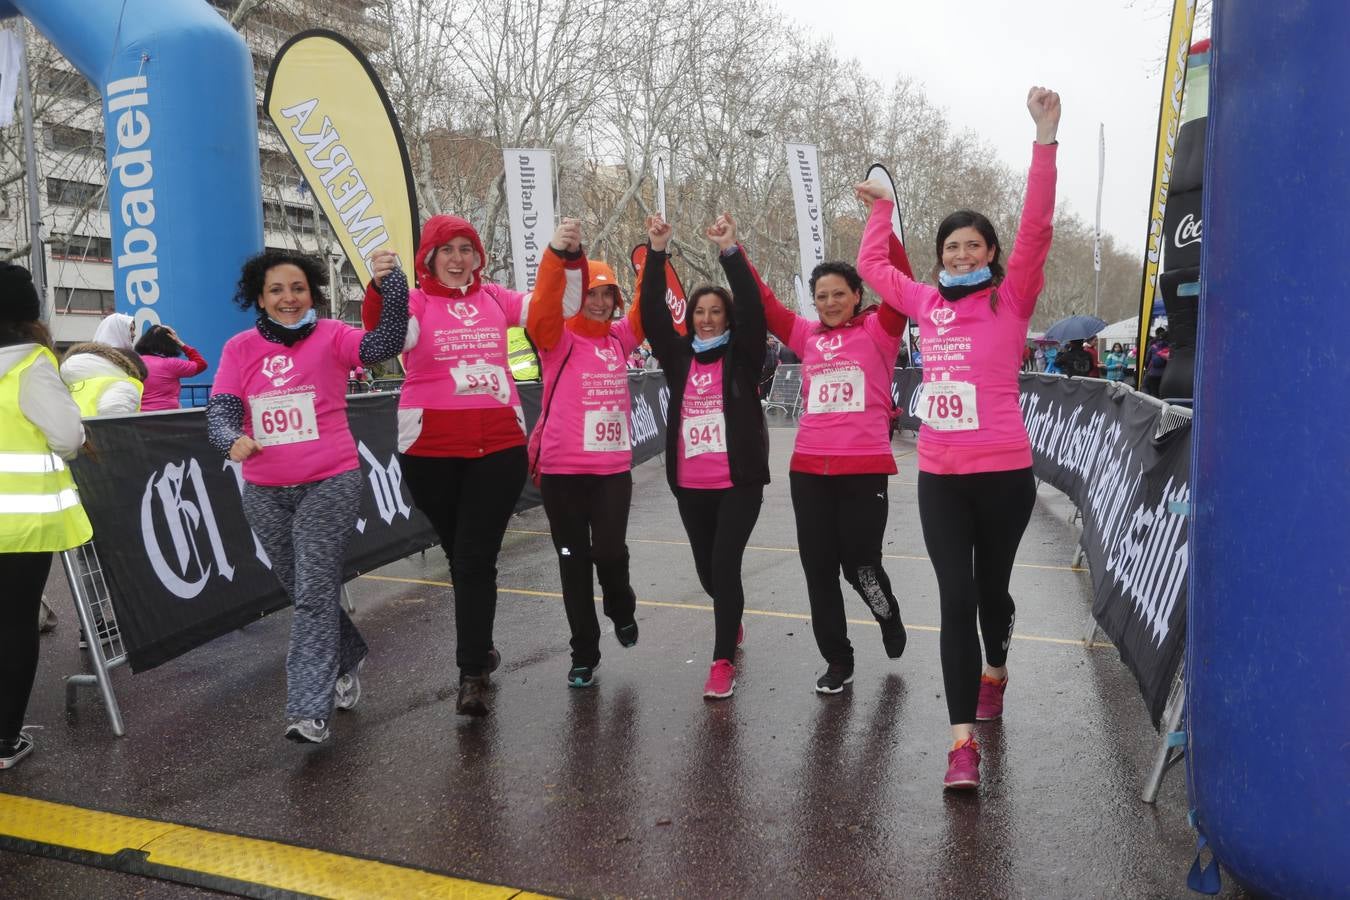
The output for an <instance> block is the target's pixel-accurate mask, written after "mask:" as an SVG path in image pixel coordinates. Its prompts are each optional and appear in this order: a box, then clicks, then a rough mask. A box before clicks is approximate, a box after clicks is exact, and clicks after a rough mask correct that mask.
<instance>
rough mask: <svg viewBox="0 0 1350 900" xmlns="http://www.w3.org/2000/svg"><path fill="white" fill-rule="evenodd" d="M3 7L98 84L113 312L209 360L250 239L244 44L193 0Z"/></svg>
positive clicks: (230, 320) (12, 2) (231, 326)
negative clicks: (178, 337) (161, 328)
mask: <svg viewBox="0 0 1350 900" xmlns="http://www.w3.org/2000/svg"><path fill="white" fill-rule="evenodd" d="M15 11H17V12H18V13H20V14H22V15H24V16H25V17H27V18H28V19H29V20H30V21H31V22H32V23H33V24H34V25H35V26H36V27H37V28H38V30H39V31H41V32H42V33H43V35H45V36H46V37H47V39H48V40H50V41H51V42H52V44H54V45H55V46H56V48H57V49H58V50H60V51H61V53H63V54H64V55H65V56H66V58H67V59H69V60H70V61H71V63H73V64H74V65H75V67H76V68H77V69H79V70H80V72H81V74H83V75H84V76H85V77H86V78H88V79H89V80H90V81H91V82H93V83H94V85H95V86H97V87H98V88H99V90H100V91H101V93H102V95H103V114H104V129H105V132H104V136H105V139H106V143H107V150H108V211H109V217H110V218H111V220H112V244H113V276H114V282H115V287H116V293H117V310H118V311H119V312H125V313H129V314H131V315H133V316H135V317H136V320H137V323H138V324H139V325H140V326H141V327H142V328H144V327H145V326H146V325H147V324H154V323H156V322H161V321H162V322H164V323H165V324H169V325H172V326H174V327H175V328H177V329H178V331H179V332H180V333H181V334H182V335H183V338H184V339H185V340H187V341H188V342H190V343H191V344H193V345H194V346H195V347H197V348H198V349H200V350H201V351H202V353H203V355H204V356H206V358H207V359H208V360H209V361H210V362H211V363H212V364H213V365H214V364H215V363H216V362H217V361H218V360H219V358H220V348H221V345H222V344H224V342H225V341H226V339H228V338H229V337H230V336H231V335H232V334H234V333H235V332H237V331H239V330H241V329H242V328H244V327H245V326H246V325H247V323H248V322H249V321H251V319H252V316H251V315H248V314H245V313H241V312H240V311H239V310H238V309H237V308H234V307H232V306H231V305H230V302H229V298H230V295H231V294H232V293H233V291H234V284H235V282H236V281H237V280H238V277H239V265H240V263H241V262H242V261H243V260H244V259H245V258H246V257H247V256H249V255H251V254H253V253H256V252H257V251H259V250H261V249H262V240H263V238H262V190H261V187H260V183H259V175H258V123H257V113H256V107H255V102H256V101H255V99H254V87H253V63H252V60H251V58H250V56H249V51H248V47H247V45H246V44H245V43H244V40H243V38H241V37H240V36H239V34H238V33H236V32H235V31H234V29H232V28H231V27H230V26H229V23H227V22H226V21H225V20H224V19H223V18H222V17H221V16H220V14H219V13H218V12H216V11H215V10H214V9H213V8H212V7H211V6H210V5H209V4H208V3H206V2H204V0H8V2H5V0H0V15H5V14H12V13H14V12H15ZM206 377H210V373H208V375H207V376H206Z"/></svg>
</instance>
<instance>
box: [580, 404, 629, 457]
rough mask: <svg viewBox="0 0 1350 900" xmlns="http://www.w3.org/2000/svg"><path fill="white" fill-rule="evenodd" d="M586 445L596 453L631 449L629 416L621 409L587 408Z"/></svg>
mask: <svg viewBox="0 0 1350 900" xmlns="http://www.w3.org/2000/svg"><path fill="white" fill-rule="evenodd" d="M585 428H586V434H585V444H584V447H585V449H586V450H587V451H591V452H596V453H613V452H615V451H620V450H627V449H629V444H628V416H627V415H626V414H625V413H624V411H623V410H621V409H588V410H586V425H585Z"/></svg>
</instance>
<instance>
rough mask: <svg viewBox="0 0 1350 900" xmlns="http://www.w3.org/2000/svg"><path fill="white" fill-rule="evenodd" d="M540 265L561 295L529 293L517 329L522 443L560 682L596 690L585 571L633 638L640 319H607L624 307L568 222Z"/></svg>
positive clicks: (596, 625) (635, 315)
mask: <svg viewBox="0 0 1350 900" xmlns="http://www.w3.org/2000/svg"><path fill="white" fill-rule="evenodd" d="M544 258H545V259H546V260H550V261H551V262H552V263H553V264H561V265H564V266H565V267H566V269H567V278H568V286H569V290H568V292H567V294H564V293H563V292H562V291H557V290H553V291H550V292H548V294H547V296H546V295H545V294H544V292H542V291H536V293H538V294H539V299H538V302H536V303H534V304H533V305H532V306H531V307H530V310H529V315H528V318H527V321H526V323H525V330H526V332H527V333H528V334H529V336H530V339H531V340H532V341H534V344H535V346H536V347H538V348H539V361H540V364H541V367H542V369H543V373H544V397H543V405H542V408H541V410H540V413H539V421H538V422H537V423H535V431H536V432H537V434H536V435H533V436H532V437H531V441H532V446H533V444H537V445H538V457H537V459H534V460H531V465H532V467H533V468H534V471H536V472H538V473H539V492H540V494H542V496H543V499H544V513H545V514H546V515H547V516H548V524H549V530H550V531H551V532H552V535H553V546H554V549H555V550H557V553H558V569H559V572H560V574H561V576H562V591H563V606H564V607H565V608H566V610H567V624H568V626H569V627H570V628H571V630H572V668H571V670H570V671H569V672H568V673H567V683H568V684H569V685H571V686H572V687H576V688H586V687H590V686H591V685H592V684H594V683H595V667H596V666H598V665H599V664H600V620H599V619H598V618H597V616H596V614H595V587H594V581H593V576H592V569H591V567H592V565H593V566H594V567H595V570H594V574H596V575H598V576H599V578H600V587H601V591H602V593H603V595H604V609H605V615H606V616H608V617H609V618H610V620H611V621H613V622H614V635H615V637H617V638H618V640H619V643H620V644H622V645H623V646H625V647H631V646H633V645H634V644H636V643H637V639H638V626H637V621H636V619H635V618H634V614H635V612H636V610H637V596H636V595H635V594H634V593H633V586H632V584H631V583H630V581H629V576H628V545H627V544H626V543H625V541H626V537H627V532H628V507H629V505H630V504H631V502H632V499H633V475H632V473H631V471H630V470H631V469H632V467H633V451H632V443H631V441H630V440H629V432H628V423H629V414H630V408H629V395H628V368H627V366H626V365H625V363H624V360H625V359H627V357H628V354H630V353H632V352H633V350H634V348H636V347H637V346H638V344H641V343H642V338H643V331H642V319H641V314H640V313H639V310H638V304H637V303H634V304H633V308H632V309H631V310H629V312H628V314H627V315H626V316H625V317H624V318H622V319H617V320H616V319H615V316H616V315H618V314H619V313H620V312H621V310H622V309H623V295H622V294H621V293H620V292H619V286H618V283H617V279H616V278H615V277H614V270H613V269H611V268H610V267H609V266H608V265H606V264H605V263H602V262H599V261H598V260H587V259H585V258H584V256H583V255H582V251H581V227H580V225H579V224H578V223H577V220H576V219H564V220H563V224H562V225H560V226H559V227H558V231H557V232H556V233H555V234H554V236H553V240H552V241H550V242H549V249H548V251H547V252H546V253H544ZM540 268H541V270H542V269H543V266H542V265H541V267H540ZM582 283H585V285H586V296H585V300H584V301H583V302H581V303H579V304H578V303H569V302H568V301H569V299H570V298H571V297H574V296H579V293H580V292H579V290H575V288H579V287H580V285H581V284H582ZM578 310H579V311H578Z"/></svg>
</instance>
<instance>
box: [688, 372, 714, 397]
mask: <svg viewBox="0 0 1350 900" xmlns="http://www.w3.org/2000/svg"><path fill="white" fill-rule="evenodd" d="M712 381H713V377H712V373H711V372H704V373H703V374H701V375H699V374H694V375H690V376H689V383H690V384H692V385H693V386H694V389H695V390H696V391H698V393H700V394H704V393H707V391H708V388H710V387H712Z"/></svg>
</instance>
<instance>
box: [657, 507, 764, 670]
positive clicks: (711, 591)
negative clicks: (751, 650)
mask: <svg viewBox="0 0 1350 900" xmlns="http://www.w3.org/2000/svg"><path fill="white" fill-rule="evenodd" d="M675 502H676V503H677V504H678V505H679V507H680V519H681V520H683V522H684V530H685V532H687V533H688V535H689V546H690V547H691V548H692V549H693V551H694V569H695V570H696V571H697V572H698V581H699V584H701V585H703V590H704V591H705V592H706V593H707V594H708V596H709V597H712V601H713V622H714V634H715V638H714V642H713V659H725V660H727V661H728V662H729V661H730V660H731V658H732V656H734V655H735V653H736V632H737V631H738V630H739V629H740V624H741V615H742V614H743V613H744V612H745V590H744V587H743V585H742V584H741V558H742V557H744V556H745V545H746V544H747V543H749V542H750V532H752V531H754V530H755V522H757V521H759V510H760V507H761V506H762V505H763V503H764V485H762V484H749V485H744V486H742V487H730V488H724V489H722V490H697V489H695V488H677V489H676V490H675Z"/></svg>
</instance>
